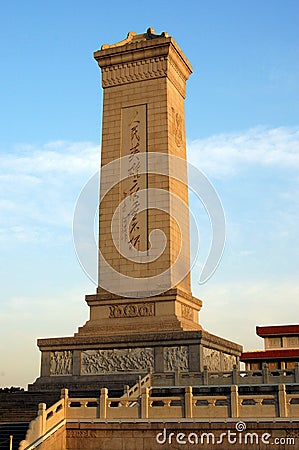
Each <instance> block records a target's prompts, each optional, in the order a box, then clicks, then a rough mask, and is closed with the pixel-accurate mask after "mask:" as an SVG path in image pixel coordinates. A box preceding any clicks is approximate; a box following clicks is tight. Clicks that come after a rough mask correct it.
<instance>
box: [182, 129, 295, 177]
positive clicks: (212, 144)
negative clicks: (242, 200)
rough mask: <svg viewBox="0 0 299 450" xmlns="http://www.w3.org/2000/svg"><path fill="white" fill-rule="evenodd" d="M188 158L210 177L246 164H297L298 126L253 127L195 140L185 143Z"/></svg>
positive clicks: (280, 165) (284, 165)
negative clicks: (186, 144)
mask: <svg viewBox="0 0 299 450" xmlns="http://www.w3.org/2000/svg"><path fill="white" fill-rule="evenodd" d="M188 157H189V161H190V162H191V163H193V164H194V165H196V166H197V167H199V168H200V169H202V170H203V171H205V172H206V173H207V174H209V175H211V176H223V175H228V174H233V173H235V172H236V171H237V170H238V169H240V168H241V167H244V166H246V165H248V164H257V165H263V166H277V167H282V168H294V167H297V168H298V167H299V128H298V127H293V128H291V127H279V128H264V127H256V128H252V129H250V130H245V131H242V132H236V133H228V134H220V135H215V136H211V137H208V138H205V139H196V140H194V141H192V142H190V143H189V145H188Z"/></svg>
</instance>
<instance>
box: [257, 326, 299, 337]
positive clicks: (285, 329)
mask: <svg viewBox="0 0 299 450" xmlns="http://www.w3.org/2000/svg"><path fill="white" fill-rule="evenodd" d="M256 334H257V335H258V336H261V337H266V336H280V335H284V336H285V335H288V334H299V325H269V326H262V327H259V326H257V327H256Z"/></svg>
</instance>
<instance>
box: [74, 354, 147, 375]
mask: <svg viewBox="0 0 299 450" xmlns="http://www.w3.org/2000/svg"><path fill="white" fill-rule="evenodd" d="M81 355H82V356H81V374H82V375H95V374H100V373H117V372H130V371H148V370H149V369H150V368H152V367H153V366H154V350H153V349H152V348H125V349H109V350H85V351H82V354H81Z"/></svg>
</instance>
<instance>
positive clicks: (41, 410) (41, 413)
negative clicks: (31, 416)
mask: <svg viewBox="0 0 299 450" xmlns="http://www.w3.org/2000/svg"><path fill="white" fill-rule="evenodd" d="M46 408H47V405H46V403H39V405H38V413H37V416H38V418H39V424H40V428H39V430H40V431H39V432H40V436H43V435H44V434H45V432H46Z"/></svg>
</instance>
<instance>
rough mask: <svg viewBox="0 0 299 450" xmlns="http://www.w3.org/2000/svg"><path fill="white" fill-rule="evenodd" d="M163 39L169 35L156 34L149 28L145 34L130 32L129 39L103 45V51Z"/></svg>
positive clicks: (164, 33) (165, 33)
mask: <svg viewBox="0 0 299 450" xmlns="http://www.w3.org/2000/svg"><path fill="white" fill-rule="evenodd" d="M161 37H168V33H167V32H166V31H163V32H162V33H161V34H156V33H155V30H154V29H153V28H148V29H147V30H146V32H145V33H143V34H136V32H135V31H129V33H128V34H127V37H126V38H125V39H123V40H122V41H120V42H116V43H115V44H103V45H102V47H101V50H106V49H107V48H115V47H121V46H122V45H126V44H131V43H133V42H140V41H142V40H147V41H148V40H151V39H159V38H161Z"/></svg>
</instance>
